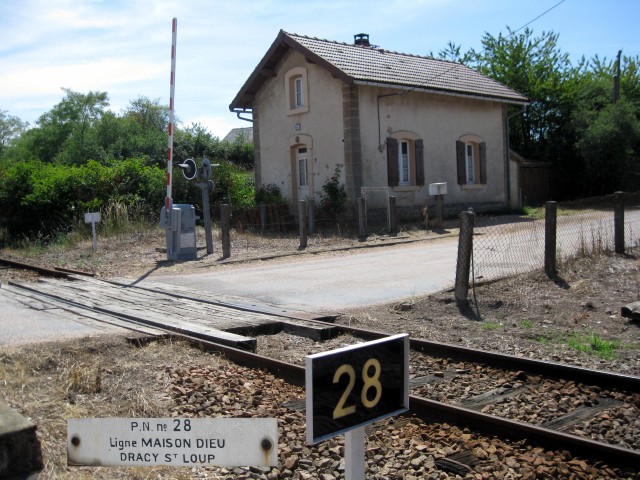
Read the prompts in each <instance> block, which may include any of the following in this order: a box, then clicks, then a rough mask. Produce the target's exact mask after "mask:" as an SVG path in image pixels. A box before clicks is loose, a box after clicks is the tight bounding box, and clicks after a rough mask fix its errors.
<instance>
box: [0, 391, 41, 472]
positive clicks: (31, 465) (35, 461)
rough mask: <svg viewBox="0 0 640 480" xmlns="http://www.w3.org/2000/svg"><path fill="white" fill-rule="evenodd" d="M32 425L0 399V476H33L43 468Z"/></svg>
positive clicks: (34, 428)
mask: <svg viewBox="0 0 640 480" xmlns="http://www.w3.org/2000/svg"><path fill="white" fill-rule="evenodd" d="M36 428H37V427H36V425H34V424H33V423H31V422H30V421H29V420H27V419H26V418H24V417H23V416H22V415H20V414H19V413H18V412H16V411H15V410H13V409H12V408H10V407H9V406H8V405H6V404H5V403H3V402H0V478H6V479H12V478H13V479H18V478H21V479H24V478H36V475H35V473H36V472H40V471H41V470H42V468H43V463H42V450H41V448H40V442H39V440H38V437H37V435H36Z"/></svg>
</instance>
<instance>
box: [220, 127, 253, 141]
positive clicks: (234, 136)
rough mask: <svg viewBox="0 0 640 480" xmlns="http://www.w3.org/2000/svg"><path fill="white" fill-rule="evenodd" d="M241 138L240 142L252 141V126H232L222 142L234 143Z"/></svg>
mask: <svg viewBox="0 0 640 480" xmlns="http://www.w3.org/2000/svg"><path fill="white" fill-rule="evenodd" d="M240 140H242V143H251V142H253V127H244V128H232V129H231V130H230V131H229V133H227V134H226V135H225V136H224V138H223V139H222V141H223V142H229V143H234V142H237V141H240Z"/></svg>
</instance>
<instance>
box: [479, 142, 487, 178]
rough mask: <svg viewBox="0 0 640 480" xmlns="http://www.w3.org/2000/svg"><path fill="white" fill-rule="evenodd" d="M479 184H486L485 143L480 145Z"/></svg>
mask: <svg viewBox="0 0 640 480" xmlns="http://www.w3.org/2000/svg"><path fill="white" fill-rule="evenodd" d="M480 183H482V184H483V185H484V184H486V183H487V143H486V142H482V143H481V144H480Z"/></svg>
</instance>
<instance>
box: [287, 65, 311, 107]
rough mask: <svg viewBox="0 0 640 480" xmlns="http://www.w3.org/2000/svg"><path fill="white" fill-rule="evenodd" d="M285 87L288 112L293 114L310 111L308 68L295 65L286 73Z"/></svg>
mask: <svg viewBox="0 0 640 480" xmlns="http://www.w3.org/2000/svg"><path fill="white" fill-rule="evenodd" d="M284 78H285V81H284V88H285V98H286V102H287V105H286V108H287V114H288V115H293V114H297V113H304V112H308V111H309V95H308V88H307V70H306V68H302V67H295V68H292V69H291V70H289V71H288V72H287V73H286V74H285V77H284Z"/></svg>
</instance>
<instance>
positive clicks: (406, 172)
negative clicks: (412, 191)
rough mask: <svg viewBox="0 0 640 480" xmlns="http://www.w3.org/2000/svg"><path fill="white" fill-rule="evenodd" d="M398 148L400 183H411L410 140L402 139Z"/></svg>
mask: <svg viewBox="0 0 640 480" xmlns="http://www.w3.org/2000/svg"><path fill="white" fill-rule="evenodd" d="M399 147H400V148H398V169H399V173H400V185H410V184H411V168H410V165H411V157H410V156H409V155H410V154H409V151H410V150H409V142H407V141H406V140H401V141H400V145H399Z"/></svg>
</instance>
